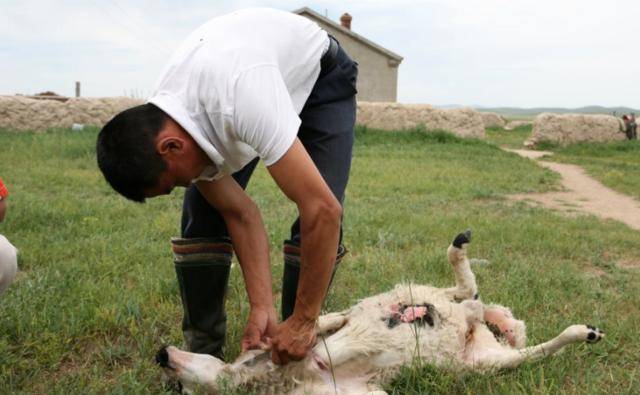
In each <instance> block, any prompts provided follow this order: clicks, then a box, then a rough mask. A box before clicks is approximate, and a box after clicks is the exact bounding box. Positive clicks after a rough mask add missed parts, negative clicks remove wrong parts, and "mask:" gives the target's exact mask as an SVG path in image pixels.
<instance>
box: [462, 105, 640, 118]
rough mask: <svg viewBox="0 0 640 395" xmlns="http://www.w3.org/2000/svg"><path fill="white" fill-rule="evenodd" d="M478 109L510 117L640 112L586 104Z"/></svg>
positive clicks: (627, 108) (626, 108) (625, 108)
mask: <svg viewBox="0 0 640 395" xmlns="http://www.w3.org/2000/svg"><path fill="white" fill-rule="evenodd" d="M474 108H475V109H476V110H478V111H485V112H495V113H498V114H500V115H502V116H505V117H510V118H520V117H522V118H532V117H535V116H536V115H538V114H540V113H543V112H551V113H558V114H568V113H571V114H609V115H613V114H615V115H622V114H629V113H632V112H633V113H636V114H640V111H639V110H636V109H633V108H629V107H602V106H586V107H579V108H560V107H537V108H517V107H480V106H478V107H474Z"/></svg>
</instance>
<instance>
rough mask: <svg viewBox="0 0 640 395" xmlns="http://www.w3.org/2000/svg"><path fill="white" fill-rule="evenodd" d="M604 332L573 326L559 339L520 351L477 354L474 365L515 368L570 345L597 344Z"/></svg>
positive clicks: (505, 350) (503, 350)
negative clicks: (579, 343) (578, 343)
mask: <svg viewBox="0 0 640 395" xmlns="http://www.w3.org/2000/svg"><path fill="white" fill-rule="evenodd" d="M603 337H604V332H602V331H601V330H600V329H598V328H595V327H593V326H590V325H571V326H570V327H568V328H567V329H565V330H564V331H563V332H562V333H561V334H560V335H558V336H557V337H555V338H553V339H551V340H549V341H547V342H545V343H541V344H538V345H535V346H532V347H526V348H523V349H520V350H514V349H502V350H500V352H487V353H486V354H485V355H482V354H480V353H476V354H475V356H474V359H473V362H472V364H473V365H474V366H475V367H480V368H483V369H501V368H513V367H516V366H518V365H520V364H521V363H523V362H527V361H536V360H539V359H542V358H545V357H548V356H549V355H553V354H555V353H557V352H558V351H560V350H561V349H562V348H564V347H565V346H567V345H568V344H571V343H575V342H580V341H584V342H587V343H596V342H598V341H600V339H602V338H603Z"/></svg>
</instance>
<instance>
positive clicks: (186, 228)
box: [182, 48, 358, 309]
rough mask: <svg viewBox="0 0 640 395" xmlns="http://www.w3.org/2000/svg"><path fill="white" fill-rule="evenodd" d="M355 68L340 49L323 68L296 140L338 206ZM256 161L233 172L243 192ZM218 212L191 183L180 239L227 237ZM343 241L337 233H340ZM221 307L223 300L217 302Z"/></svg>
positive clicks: (345, 173)
mask: <svg viewBox="0 0 640 395" xmlns="http://www.w3.org/2000/svg"><path fill="white" fill-rule="evenodd" d="M357 74H358V68H357V64H356V63H355V62H354V61H353V60H351V59H350V58H349V56H348V55H347V54H346V53H345V52H344V51H343V50H342V48H340V49H339V50H338V54H337V56H336V59H335V62H334V63H333V64H332V65H331V66H330V67H328V68H326V69H323V70H322V71H321V73H320V76H319V77H318V80H317V81H316V83H315V85H314V87H313V90H312V92H311V94H310V96H309V98H308V99H307V102H306V103H305V106H304V108H303V109H302V112H301V113H300V118H301V120H302V124H301V126H300V129H299V131H298V138H299V139H300V141H301V142H302V144H303V145H304V147H305V149H306V150H307V152H308V153H309V155H310V156H311V159H312V160H313V162H314V163H315V165H316V167H317V168H318V170H319V171H320V174H321V175H322V177H323V178H324V180H325V181H326V183H327V184H328V185H329V188H331V191H332V192H333V194H334V195H335V196H336V198H337V199H338V200H339V201H340V202H341V203H342V202H343V200H344V191H345V188H346V186H347V181H348V179H349V169H350V167H351V155H352V148H353V140H354V125H355V116H356V100H355V94H356V79H357ZM257 163H258V158H256V159H254V160H253V161H251V162H250V163H249V164H247V165H246V166H245V167H244V168H242V169H241V170H239V171H238V172H236V173H234V174H233V178H234V179H235V180H236V182H237V183H238V184H239V185H240V186H241V187H242V188H243V189H244V188H246V186H247V184H248V183H249V179H250V178H251V174H252V173H253V171H254V169H255V167H256V164H257ZM228 236H229V234H228V231H227V227H226V225H225V223H224V220H223V218H222V216H221V215H220V213H219V212H218V211H217V210H216V209H215V208H214V207H212V206H211V205H210V204H209V203H208V202H207V201H206V200H205V198H204V197H203V196H202V195H201V194H200V192H199V191H198V189H197V188H196V187H195V185H192V186H190V187H189V188H188V189H187V191H186V193H185V196H184V203H183V211H182V237H183V238H196V237H228ZM290 238H291V240H292V241H293V242H294V243H297V244H299V243H300V221H299V218H298V219H296V220H295V221H294V222H293V224H292V226H291V236H290ZM340 241H342V229H341V231H340ZM220 303H221V309H222V308H223V307H222V303H223V301H222V300H221V301H220Z"/></svg>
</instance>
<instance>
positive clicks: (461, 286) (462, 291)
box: [445, 230, 478, 302]
mask: <svg viewBox="0 0 640 395" xmlns="http://www.w3.org/2000/svg"><path fill="white" fill-rule="evenodd" d="M470 242H471V231H470V230H467V231H466V232H464V233H460V234H459V235H458V236H456V238H455V239H454V240H453V243H451V245H450V246H449V248H448V249H447V257H448V258H449V262H451V266H453V272H454V274H455V277H456V286H455V287H453V288H447V289H446V290H445V292H446V294H447V295H448V296H450V297H452V298H453V299H454V300H456V301H458V302H460V301H463V300H466V299H477V298H478V286H477V284H476V276H475V275H474V274H473V272H472V271H471V265H470V264H469V258H467V246H468V245H469V243H470Z"/></svg>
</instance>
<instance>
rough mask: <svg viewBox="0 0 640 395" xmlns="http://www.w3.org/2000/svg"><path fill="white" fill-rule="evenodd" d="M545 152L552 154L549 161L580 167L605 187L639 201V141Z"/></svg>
mask: <svg viewBox="0 0 640 395" xmlns="http://www.w3.org/2000/svg"><path fill="white" fill-rule="evenodd" d="M547 148H549V149H551V150H553V151H554V152H555V154H554V155H553V156H552V157H551V158H550V160H553V161H556V162H565V163H573V164H576V165H580V166H582V167H583V168H584V169H585V170H586V171H587V173H589V174H590V175H591V176H593V177H595V178H597V179H598V180H599V181H600V182H602V183H603V184H605V185H607V186H608V187H610V188H612V189H615V190H617V191H619V192H622V193H626V194H628V195H631V196H633V197H635V198H636V199H640V140H633V141H627V140H624V141H616V142H611V143H580V144H572V145H569V146H566V147H559V146H548V147H547Z"/></svg>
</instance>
